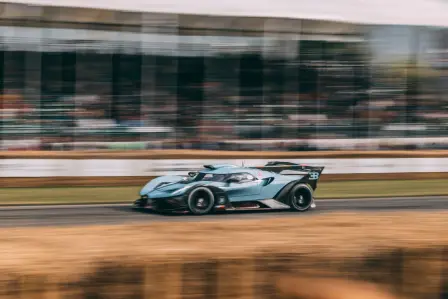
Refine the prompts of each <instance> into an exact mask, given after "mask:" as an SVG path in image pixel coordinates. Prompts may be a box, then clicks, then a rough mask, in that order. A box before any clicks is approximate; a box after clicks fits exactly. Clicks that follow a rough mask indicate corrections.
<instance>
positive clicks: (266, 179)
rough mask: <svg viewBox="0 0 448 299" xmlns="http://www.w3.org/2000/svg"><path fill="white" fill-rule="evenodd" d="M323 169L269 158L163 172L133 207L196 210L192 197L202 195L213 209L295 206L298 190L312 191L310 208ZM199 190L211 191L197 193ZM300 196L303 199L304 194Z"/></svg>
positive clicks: (142, 190) (148, 186)
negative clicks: (251, 163)
mask: <svg viewBox="0 0 448 299" xmlns="http://www.w3.org/2000/svg"><path fill="white" fill-rule="evenodd" d="M323 169H324V167H315V166H305V165H299V164H293V163H288V162H270V163H268V164H266V165H264V166H261V167H238V166H234V165H204V168H203V169H201V170H199V171H196V172H191V173H189V175H188V176H161V177H157V178H155V179H153V180H151V181H150V182H149V183H147V184H146V185H145V186H144V187H143V188H142V189H141V191H140V198H139V199H137V200H136V201H135V202H134V207H135V208H143V209H152V210H155V211H161V212H191V211H194V206H193V204H192V201H194V200H193V199H192V197H194V198H196V197H201V196H202V197H201V198H199V199H200V200H201V199H203V201H204V200H205V201H206V203H207V204H210V205H212V206H210V211H217V210H243V209H291V207H293V208H294V204H292V203H291V200H292V198H293V197H292V196H293V195H292V192H295V193H297V194H299V193H302V195H305V196H308V195H307V194H308V193H309V196H308V197H309V205H308V202H307V206H306V208H304V210H308V209H309V208H314V207H315V203H314V196H313V194H314V191H315V190H316V189H317V182H318V180H319V178H320V175H321V173H322V171H323ZM299 189H300V190H299ZM198 190H202V192H205V193H207V194H208V195H207V194H205V193H204V194H203V195H201V196H199V195H197V196H196V193H197V192H198ZM298 190H299V191H300V192H299V191H298ZM305 191H306V194H305V193H304V192H305ZM210 192H211V193H210ZM195 196H196V197H195ZM294 198H295V197H294ZM301 198H302V201H303V198H304V197H303V196H302V197H301ZM296 209H297V207H296ZM299 210H300V209H299ZM207 212H208V211H207Z"/></svg>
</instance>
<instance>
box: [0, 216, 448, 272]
mask: <svg viewBox="0 0 448 299" xmlns="http://www.w3.org/2000/svg"><path fill="white" fill-rule="evenodd" d="M434 245H448V212H438V213H426V212H409V213H380V214H368V213H365V214H355V213H343V214H329V215H322V216H315V217H308V216H305V215H304V216H303V217H293V218H282V219H272V218H266V219H257V220H235V221H226V222H220V221H219V220H216V221H205V220H204V221H198V222H170V223H150V224H148V223H145V224H133V225H117V226H89V227H67V228H14V229H7V230H6V229H4V230H2V231H0V270H3V271H8V272H11V271H13V272H20V273H23V272H27V273H35V272H38V273H52V272H53V271H57V272H58V273H61V272H64V271H65V272H66V273H70V275H74V274H76V273H83V272H84V273H85V271H88V270H91V268H89V267H92V265H93V264H94V263H95V262H97V261H100V260H117V259H118V260H119V261H130V262H132V263H133V262H135V263H145V262H152V263H153V262H157V261H158V262H161V263H166V262H168V261H170V260H178V259H192V260H197V259H200V260H204V259H206V258H216V257H220V258H223V257H229V258H239V257H246V256H248V255H251V254H256V253H261V252H265V251H269V252H274V251H275V252H286V253H309V254H311V255H313V254H318V255H319V257H334V258H337V257H358V256H362V255H364V254H366V252H367V251H368V250H372V249H378V248H380V247H384V248H389V247H398V246H410V247H415V248H422V247H425V248H426V247H432V246H434ZM67 271H69V272H67Z"/></svg>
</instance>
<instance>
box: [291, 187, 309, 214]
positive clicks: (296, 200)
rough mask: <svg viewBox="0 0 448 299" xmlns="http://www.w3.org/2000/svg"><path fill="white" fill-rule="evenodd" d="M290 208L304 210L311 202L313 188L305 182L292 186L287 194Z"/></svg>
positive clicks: (307, 208)
mask: <svg viewBox="0 0 448 299" xmlns="http://www.w3.org/2000/svg"><path fill="white" fill-rule="evenodd" d="M289 204H290V206H291V208H292V209H293V210H295V211H298V212H305V211H307V210H309V209H310V208H311V205H312V204H313V190H312V189H311V188H310V187H309V186H308V185H305V184H298V185H296V186H294V187H293V188H292V190H291V192H290V194H289Z"/></svg>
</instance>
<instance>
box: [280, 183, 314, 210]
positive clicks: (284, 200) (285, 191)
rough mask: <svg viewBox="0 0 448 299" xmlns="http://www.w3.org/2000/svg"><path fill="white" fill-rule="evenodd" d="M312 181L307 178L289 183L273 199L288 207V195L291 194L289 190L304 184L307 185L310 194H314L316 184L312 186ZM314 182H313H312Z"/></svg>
mask: <svg viewBox="0 0 448 299" xmlns="http://www.w3.org/2000/svg"><path fill="white" fill-rule="evenodd" d="M312 182H313V180H311V181H310V180H309V178H308V176H306V177H304V178H301V179H298V180H295V181H291V182H289V183H288V184H286V185H285V186H284V187H283V188H282V189H281V190H280V191H279V192H278V193H277V194H276V195H275V196H274V199H275V200H278V201H279V202H281V203H284V204H286V205H289V194H290V192H291V190H292V189H293V188H294V187H295V186H297V185H300V184H304V185H307V186H308V187H310V189H311V191H312V193H314V190H315V189H316V187H315V186H316V184H312ZM314 182H315V181H314Z"/></svg>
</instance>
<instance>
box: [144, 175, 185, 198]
mask: <svg viewBox="0 0 448 299" xmlns="http://www.w3.org/2000/svg"><path fill="white" fill-rule="evenodd" d="M183 178H184V177H183V176H179V175H165V176H161V177H157V178H155V179H153V180H151V181H149V182H148V183H147V184H146V185H145V186H144V187H143V188H142V189H141V190H140V196H142V195H145V194H148V193H149V192H151V191H152V190H154V188H155V187H157V186H158V185H159V184H160V183H175V182H179V181H181V180H182V179H183Z"/></svg>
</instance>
